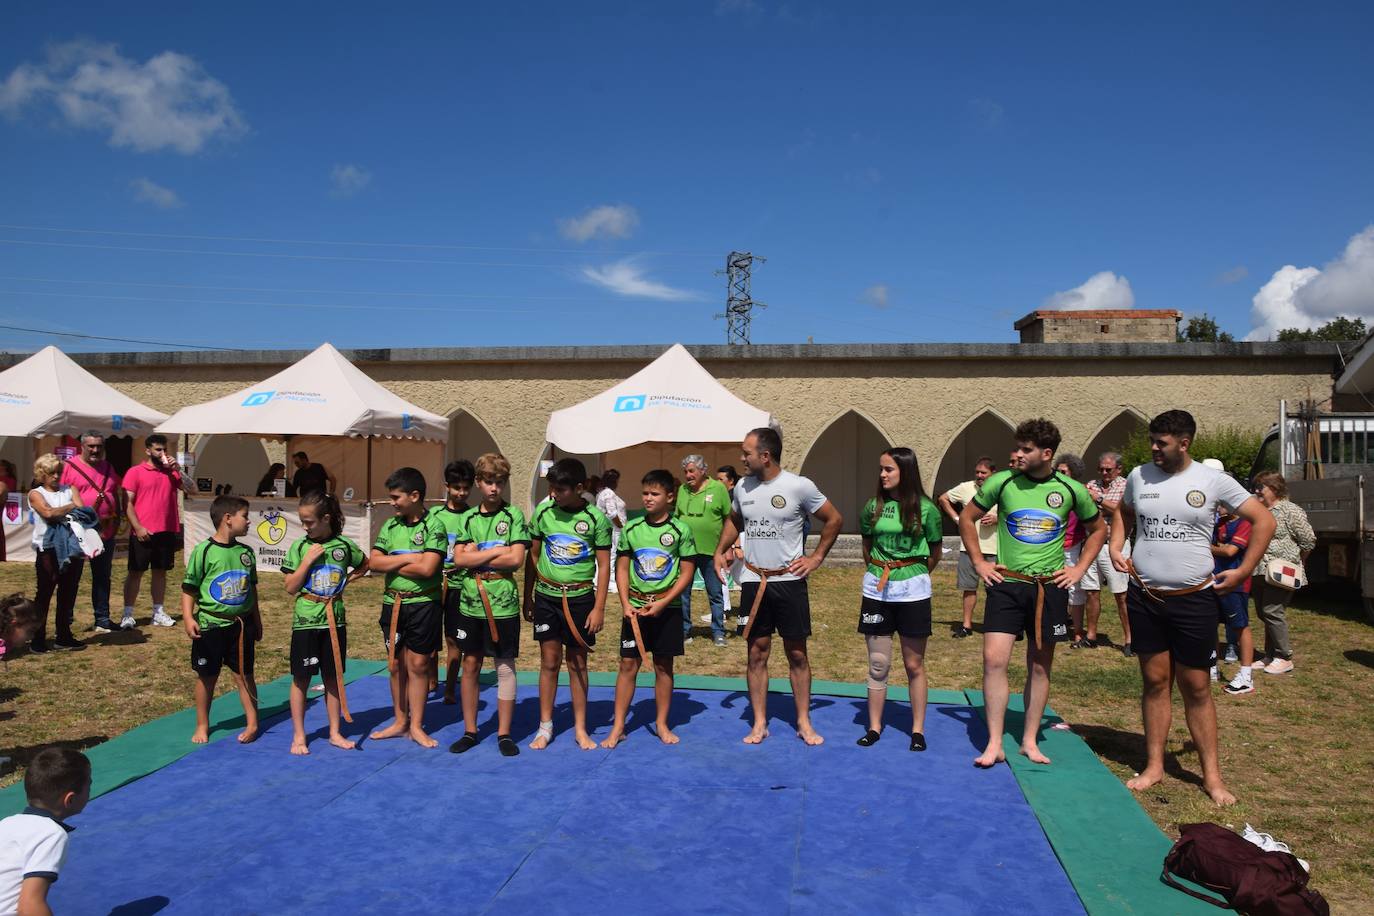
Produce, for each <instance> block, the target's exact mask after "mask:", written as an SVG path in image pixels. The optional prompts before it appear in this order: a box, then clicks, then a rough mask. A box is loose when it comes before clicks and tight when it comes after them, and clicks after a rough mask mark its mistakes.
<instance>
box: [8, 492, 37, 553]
mask: <svg viewBox="0 0 1374 916" xmlns="http://www.w3.org/2000/svg"><path fill="white" fill-rule="evenodd" d="M32 515H33V512H32V510H31V509H29V507H28V506H26V505H24V496H23V494H22V493H10V494H9V495H8V496H7V497H5V507H4V510H3V512H0V516H2V517H0V527H3V529H4V537H5V559H6V560H9V561H11V562H26V563H32V562H33V518H32Z"/></svg>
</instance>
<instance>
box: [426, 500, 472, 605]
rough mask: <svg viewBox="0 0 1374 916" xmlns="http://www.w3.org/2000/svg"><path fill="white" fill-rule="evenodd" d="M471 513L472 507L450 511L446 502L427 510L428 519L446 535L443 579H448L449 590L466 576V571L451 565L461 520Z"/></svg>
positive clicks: (459, 532)
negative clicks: (436, 524)
mask: <svg viewBox="0 0 1374 916" xmlns="http://www.w3.org/2000/svg"><path fill="white" fill-rule="evenodd" d="M472 511H473V507H472V506H464V507H463V508H461V509H450V508H449V507H448V503H446V502H445V503H442V504H440V505H438V506H434V507H432V508H431V509H430V510H429V517H430V519H431V520H432V521H435V522H437V523H439V525H440V526H442V527H443V529H444V532H445V533H446V534H447V535H448V553H446V554H444V577H445V578H446V579H448V587H449V588H457V587H458V582H459V581H460V580H461V579H462V578H463V576H464V575H466V574H467V570H465V569H459V568H458V567H456V566H454V565H453V545H454V544H457V543H458V536H459V535H460V534H462V533H463V519H465V518H467V517H468V513H470V512H472Z"/></svg>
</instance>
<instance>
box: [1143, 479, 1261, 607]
mask: <svg viewBox="0 0 1374 916" xmlns="http://www.w3.org/2000/svg"><path fill="white" fill-rule="evenodd" d="M1247 499H1250V494H1249V493H1247V492H1246V491H1245V488H1244V487H1242V486H1241V485H1240V484H1238V483H1236V481H1235V479H1234V478H1232V477H1231V476H1230V475H1229V474H1227V473H1226V472H1224V471H1218V470H1215V469H1214V468H1209V467H1207V466H1206V465H1204V464H1202V463H1201V462H1198V461H1192V462H1190V463H1189V464H1188V466H1187V467H1186V468H1184V469H1183V470H1182V471H1180V472H1179V473H1177V474H1168V473H1165V472H1164V471H1162V470H1160V469H1159V468H1158V467H1156V466H1155V465H1153V464H1145V465H1141V466H1140V467H1138V468H1136V469H1135V470H1133V471H1131V476H1130V477H1128V478H1126V492H1125V494H1124V495H1123V496H1122V497H1121V502H1122V503H1123V504H1124V505H1126V506H1129V507H1130V508H1131V509H1132V510H1133V511H1134V512H1135V544H1134V545H1133V546H1132V554H1131V559H1132V560H1133V561H1134V562H1135V568H1136V571H1137V572H1139V573H1140V578H1141V579H1142V580H1144V582H1145V584H1146V585H1149V586H1153V587H1155V588H1162V589H1166V590H1173V589H1181V588H1191V587H1192V586H1194V585H1198V584H1200V583H1202V582H1208V581H1210V580H1211V578H1212V569H1213V565H1212V550H1211V545H1212V532H1213V531H1214V530H1215V529H1216V519H1217V503H1218V502H1224V503H1226V505H1228V506H1230V507H1232V508H1233V509H1234V508H1236V507H1238V506H1240V505H1241V503H1243V502H1245V501H1246V500H1247Z"/></svg>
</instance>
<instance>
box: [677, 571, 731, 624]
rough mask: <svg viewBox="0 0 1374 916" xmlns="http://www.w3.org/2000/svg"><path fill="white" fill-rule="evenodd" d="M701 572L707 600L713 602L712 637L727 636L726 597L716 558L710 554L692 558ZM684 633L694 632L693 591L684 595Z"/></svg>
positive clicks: (689, 590) (688, 590)
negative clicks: (718, 573)
mask: <svg viewBox="0 0 1374 916" xmlns="http://www.w3.org/2000/svg"><path fill="white" fill-rule="evenodd" d="M691 560H692V562H693V563H695V564H696V565H697V569H699V570H701V581H702V582H703V583H705V585H706V599H707V600H708V601H710V602H711V635H712V636H724V635H725V596H724V595H723V594H722V593H721V581H720V576H717V575H716V567H715V562H714V560H715V558H714V557H712V556H711V555H710V554H700V555H698V556H695V557H692V558H691ZM682 632H683V634H684V635H686V634H688V633H691V632H692V589H691V588H690V587H689V588H688V589H687V591H685V592H683V593H682Z"/></svg>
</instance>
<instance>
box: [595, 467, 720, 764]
mask: <svg viewBox="0 0 1374 916" xmlns="http://www.w3.org/2000/svg"><path fill="white" fill-rule="evenodd" d="M641 486H642V487H643V489H642V490H641V491H640V492H641V494H642V495H643V498H644V515H643V517H641V518H637V519H635V520H634V521H632V522H630V523H629V524H628V525H626V526H625V530H624V531H622V532H621V534H620V549H619V551H618V552H617V556H616V561H615V578H616V587H617V594H619V596H620V608H621V610H622V611H623V612H624V615H625V616H624V618H623V619H622V620H621V624H620V673H619V674H618V675H616V679H615V724H614V725H612V726H611V733H610V734H609V735H607V736H606V740H604V741H602V742H601V746H602V747H605V748H612V747H615V746H616V745H617V744H619V743H620V742H621V741H622V740H623V739H624V737H625V717H626V716H627V715H629V712H630V701H631V700H633V699H634V695H635V677H636V676H637V675H638V674H639V666H640V661H641V656H643V655H649V654H652V655H653V657H654V707H655V709H656V712H657V716H656V723H655V724H656V726H657V729H658V740H660V741H662V742H663V743H664V744H677V741H678V738H677V735H675V734H673V731H672V729H670V728H669V727H668V708H669V706H670V705H671V704H672V701H673V658H674V657H675V656H678V655H681V654H683V647H682V645H683V635H682V627H681V626H679V618H680V611H679V608H680V607H681V604H682V593H683V592H685V591H686V590H687V589H689V588H691V587H692V576H693V575H695V574H696V562H695V560H694V559H693V558H694V557H696V556H698V551H697V547H696V542H695V541H694V540H693V539H692V529H690V528H688V527H687V525H686V523H684V522H683V521H681V520H679V519H676V518H674V517H673V502H674V495H675V492H674V491H675V490H676V481H674V480H673V475H672V474H670V473H669V472H668V471H664V470H657V471H650V472H649V473H647V474H645V475H644V480H643V481H642V482H641ZM641 639H642V640H643V643H642V644H641V642H640V640H641Z"/></svg>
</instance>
